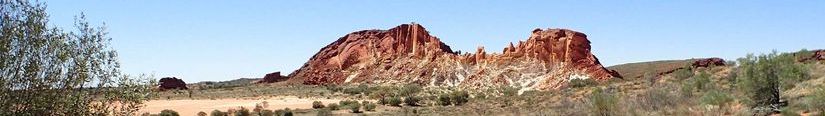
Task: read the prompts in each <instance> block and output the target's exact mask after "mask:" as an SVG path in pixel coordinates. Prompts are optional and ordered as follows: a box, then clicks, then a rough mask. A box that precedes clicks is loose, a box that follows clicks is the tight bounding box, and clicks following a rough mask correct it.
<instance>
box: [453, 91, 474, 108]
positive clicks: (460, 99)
mask: <svg viewBox="0 0 825 116" xmlns="http://www.w3.org/2000/svg"><path fill="white" fill-rule="evenodd" d="M469 99H470V94H469V93H468V92H467V91H453V93H451V94H450V101H452V102H453V105H456V106H460V105H463V104H464V103H467V102H468V101H469Z"/></svg>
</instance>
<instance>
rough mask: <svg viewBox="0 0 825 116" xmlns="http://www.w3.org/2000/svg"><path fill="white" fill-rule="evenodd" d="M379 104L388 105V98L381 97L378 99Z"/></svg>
mask: <svg viewBox="0 0 825 116" xmlns="http://www.w3.org/2000/svg"><path fill="white" fill-rule="evenodd" d="M378 104H381V105H386V104H387V97H381V98H379V99H378Z"/></svg>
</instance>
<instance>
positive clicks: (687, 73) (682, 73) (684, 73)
mask: <svg viewBox="0 0 825 116" xmlns="http://www.w3.org/2000/svg"><path fill="white" fill-rule="evenodd" d="M693 75H694V73H693V70H691V69H690V67H688V66H685V67H684V68H682V69H679V70H676V71H673V77H675V78H676V79H679V80H684V79H687V78H690V77H693Z"/></svg>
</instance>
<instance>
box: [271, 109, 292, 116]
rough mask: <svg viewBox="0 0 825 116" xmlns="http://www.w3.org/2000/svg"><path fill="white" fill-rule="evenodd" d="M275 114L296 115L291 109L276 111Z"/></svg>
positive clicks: (282, 115) (279, 115)
mask: <svg viewBox="0 0 825 116" xmlns="http://www.w3.org/2000/svg"><path fill="white" fill-rule="evenodd" d="M275 114H277V115H278V116H292V115H294V114H293V112H292V109H289V108H284V109H279V110H275Z"/></svg>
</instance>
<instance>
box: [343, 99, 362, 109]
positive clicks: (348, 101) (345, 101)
mask: <svg viewBox="0 0 825 116" xmlns="http://www.w3.org/2000/svg"><path fill="white" fill-rule="evenodd" d="M357 103H358V101H354V100H342V101H338V104H339V105H341V107H345V108H346V107H349V106H350V105H351V104H357Z"/></svg>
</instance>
